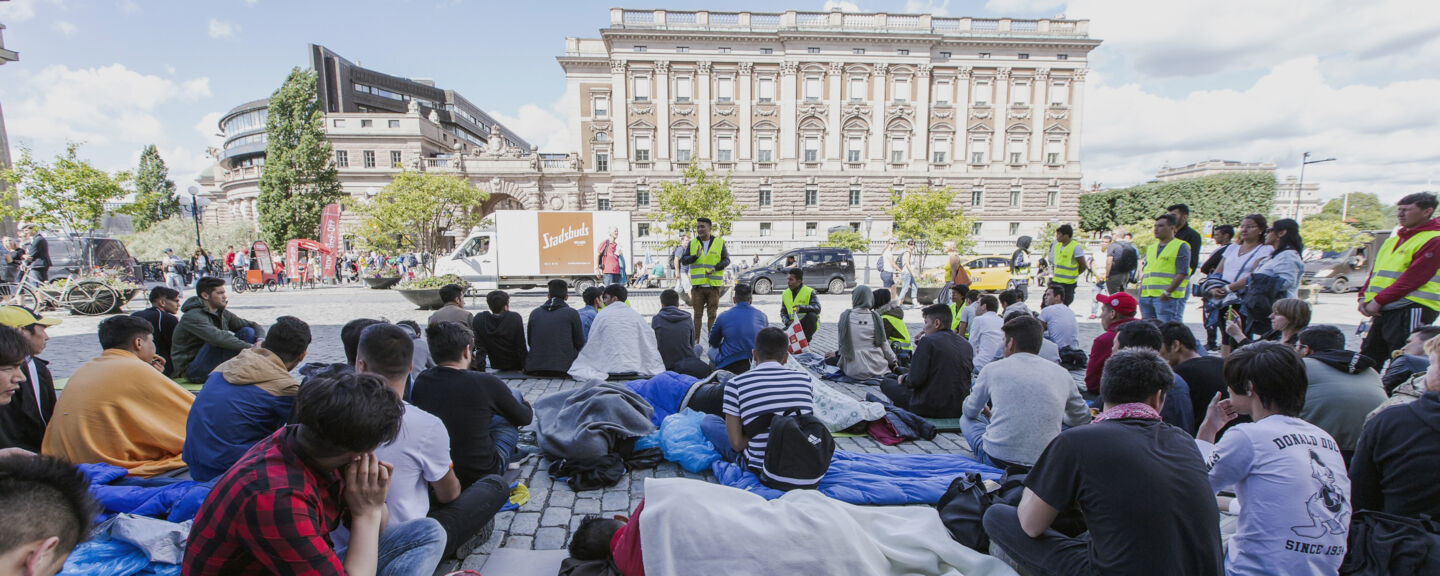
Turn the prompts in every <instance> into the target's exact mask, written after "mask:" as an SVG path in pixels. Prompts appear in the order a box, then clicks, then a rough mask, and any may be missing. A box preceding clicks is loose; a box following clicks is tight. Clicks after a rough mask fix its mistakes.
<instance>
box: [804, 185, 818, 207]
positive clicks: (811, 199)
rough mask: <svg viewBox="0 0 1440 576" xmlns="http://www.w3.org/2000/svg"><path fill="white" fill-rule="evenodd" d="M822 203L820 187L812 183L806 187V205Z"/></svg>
mask: <svg viewBox="0 0 1440 576" xmlns="http://www.w3.org/2000/svg"><path fill="white" fill-rule="evenodd" d="M819 205H820V189H819V188H816V187H815V185H813V184H811V185H809V186H806V187H805V206H807V207H808V206H819Z"/></svg>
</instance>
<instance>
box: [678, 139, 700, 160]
mask: <svg viewBox="0 0 1440 576" xmlns="http://www.w3.org/2000/svg"><path fill="white" fill-rule="evenodd" d="M694 148H695V145H694V140H691V139H690V137H689V136H680V137H677V138H676V139H675V161H676V162H681V163H684V162H689V161H690V153H691V151H692V150H694Z"/></svg>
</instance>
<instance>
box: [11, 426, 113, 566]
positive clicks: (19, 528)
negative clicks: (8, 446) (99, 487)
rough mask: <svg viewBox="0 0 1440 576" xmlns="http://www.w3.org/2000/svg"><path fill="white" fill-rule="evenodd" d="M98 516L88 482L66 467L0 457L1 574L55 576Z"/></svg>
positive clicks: (46, 461) (34, 459) (55, 462)
mask: <svg viewBox="0 0 1440 576" xmlns="http://www.w3.org/2000/svg"><path fill="white" fill-rule="evenodd" d="M99 513H100V507H99V506H98V505H96V503H95V499H94V498H92V497H91V496H90V482H89V481H88V480H87V479H86V478H85V475H84V474H83V473H81V472H80V470H78V469H76V468H75V467H74V466H72V465H71V464H70V463H69V462H65V461H63V460H59V459H56V458H46V457H43V456H18V457H17V456H11V457H5V456H3V455H0V573H4V574H13V575H17V576H20V575H24V576H32V575H41V576H50V575H52V574H55V573H57V572H59V571H60V569H61V568H63V567H64V566H65V559H66V558H68V557H69V556H70V552H71V551H72V550H74V549H75V546H76V545H78V544H80V543H81V542H84V541H85V540H86V539H88V538H89V536H90V527H91V525H92V524H93V523H94V518H95V516H96V515H97V514H99Z"/></svg>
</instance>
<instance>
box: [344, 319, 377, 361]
mask: <svg viewBox="0 0 1440 576" xmlns="http://www.w3.org/2000/svg"><path fill="white" fill-rule="evenodd" d="M376 324H384V321H382V320H376V319H374V318H356V319H354V320H351V321H349V322H346V323H345V325H344V326H341V327H340V345H341V346H342V347H344V349H345V363H346V364H349V365H351V366H354V365H355V355H356V354H357V353H358V351H359V349H360V334H361V333H362V332H364V331H365V329H366V328H369V327H371V326H374V325H376Z"/></svg>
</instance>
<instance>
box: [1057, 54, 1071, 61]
mask: <svg viewBox="0 0 1440 576" xmlns="http://www.w3.org/2000/svg"><path fill="white" fill-rule="evenodd" d="M1055 59H1056V60H1069V59H1070V55H1069V54H1056V55H1055Z"/></svg>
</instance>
